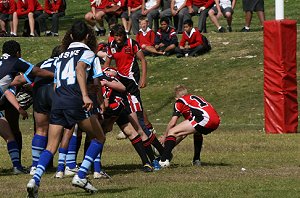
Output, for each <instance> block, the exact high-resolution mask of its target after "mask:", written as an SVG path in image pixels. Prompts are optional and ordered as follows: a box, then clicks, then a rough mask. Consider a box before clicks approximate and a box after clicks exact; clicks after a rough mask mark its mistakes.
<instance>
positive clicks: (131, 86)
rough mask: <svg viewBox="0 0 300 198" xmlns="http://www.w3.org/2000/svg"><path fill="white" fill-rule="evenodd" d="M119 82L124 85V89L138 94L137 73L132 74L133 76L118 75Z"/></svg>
mask: <svg viewBox="0 0 300 198" xmlns="http://www.w3.org/2000/svg"><path fill="white" fill-rule="evenodd" d="M118 79H119V80H120V82H121V83H122V84H123V85H124V86H125V87H126V91H127V92H129V93H130V94H132V95H140V89H139V81H140V78H139V74H134V76H133V78H129V77H128V78H127V77H123V76H120V75H119V76H118Z"/></svg>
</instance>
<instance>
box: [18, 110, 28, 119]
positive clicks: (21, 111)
mask: <svg viewBox="0 0 300 198" xmlns="http://www.w3.org/2000/svg"><path fill="white" fill-rule="evenodd" d="M18 112H19V113H20V114H21V116H22V119H23V120H25V119H28V113H27V112H26V111H25V110H24V109H22V107H20V108H19V109H18Z"/></svg>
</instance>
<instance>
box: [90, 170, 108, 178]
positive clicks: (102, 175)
mask: <svg viewBox="0 0 300 198" xmlns="http://www.w3.org/2000/svg"><path fill="white" fill-rule="evenodd" d="M94 179H111V176H109V175H108V174H107V173H106V172H104V171H100V173H99V172H94Z"/></svg>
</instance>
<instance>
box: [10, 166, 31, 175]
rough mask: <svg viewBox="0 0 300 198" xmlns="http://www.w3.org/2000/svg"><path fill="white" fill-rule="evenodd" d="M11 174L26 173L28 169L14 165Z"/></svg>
mask: <svg viewBox="0 0 300 198" xmlns="http://www.w3.org/2000/svg"><path fill="white" fill-rule="evenodd" d="M13 174H14V175H19V174H28V170H26V169H25V168H23V167H21V168H18V167H14V168H13Z"/></svg>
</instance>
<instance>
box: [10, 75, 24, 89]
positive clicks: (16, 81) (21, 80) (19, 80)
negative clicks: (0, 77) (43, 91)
mask: <svg viewBox="0 0 300 198" xmlns="http://www.w3.org/2000/svg"><path fill="white" fill-rule="evenodd" d="M25 83H26V79H25V78H24V76H23V75H22V74H20V75H17V76H16V77H15V78H14V80H13V81H12V82H11V83H10V86H12V87H13V86H18V85H23V84H25Z"/></svg>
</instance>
